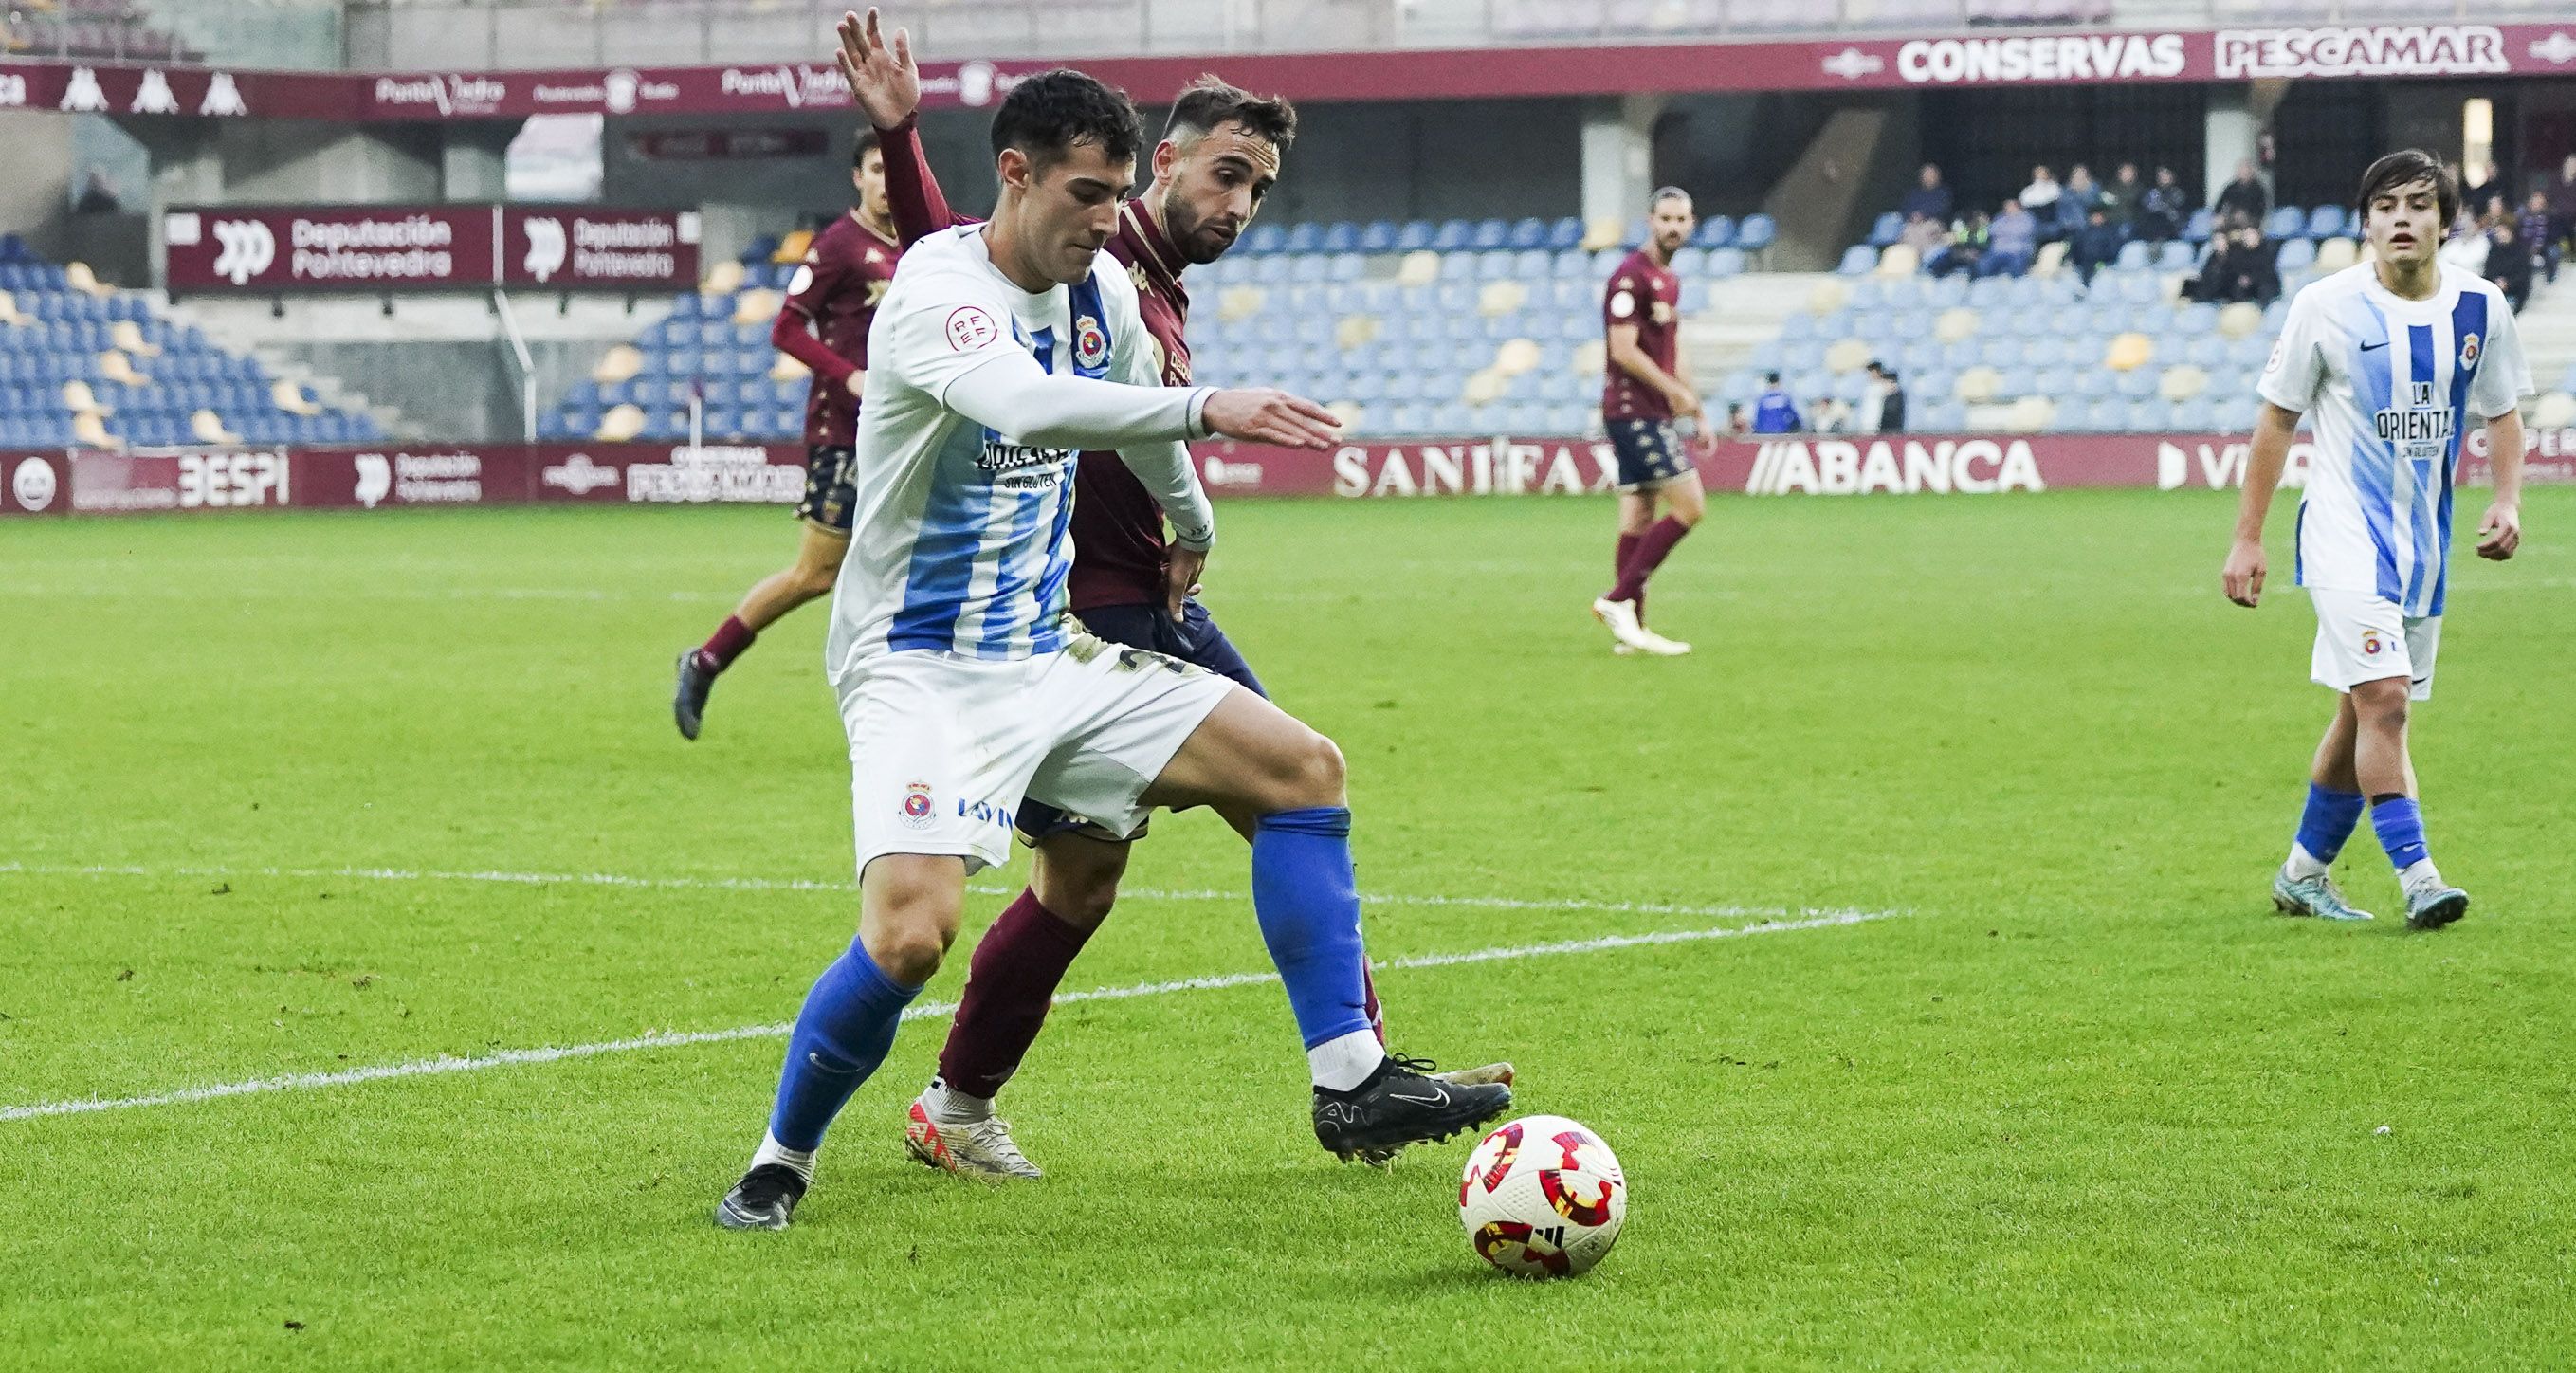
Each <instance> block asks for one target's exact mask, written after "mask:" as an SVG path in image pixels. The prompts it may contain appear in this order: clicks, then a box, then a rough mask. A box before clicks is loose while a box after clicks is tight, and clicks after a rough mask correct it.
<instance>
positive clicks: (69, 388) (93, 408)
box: [63, 380, 115, 415]
mask: <svg viewBox="0 0 2576 1373" xmlns="http://www.w3.org/2000/svg"><path fill="white" fill-rule="evenodd" d="M63 408H64V409H66V410H69V411H71V412H72V413H73V414H75V415H109V414H114V413H115V412H114V411H112V410H110V409H108V408H107V407H106V406H105V405H103V404H101V403H100V401H99V399H98V395H97V393H95V392H93V391H91V390H90V389H89V383H88V382H85V381H77V380H76V381H67V382H64V383H63Z"/></svg>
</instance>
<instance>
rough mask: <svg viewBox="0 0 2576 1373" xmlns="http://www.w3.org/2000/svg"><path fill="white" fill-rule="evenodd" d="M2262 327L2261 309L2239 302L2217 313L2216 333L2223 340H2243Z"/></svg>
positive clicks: (2247, 302) (2254, 305) (2248, 303)
mask: <svg viewBox="0 0 2576 1373" xmlns="http://www.w3.org/2000/svg"><path fill="white" fill-rule="evenodd" d="M2262 327H2263V307H2262V306H2260V305H2256V304H2254V303H2253V302H2251V301H2244V300H2240V301H2237V302H2235V303H2234V304H2232V305H2229V306H2228V307H2227V308H2225V309H2223V310H2221V311H2219V312H2218V332H2219V335H2220V336H2221V337H2224V338H2232V339H2235V338H2244V337H2246V336H2247V335H2249V334H2251V333H2253V332H2254V331H2255V330H2257V329H2260V328H2262Z"/></svg>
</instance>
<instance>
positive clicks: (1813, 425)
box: [1807, 396, 1852, 434]
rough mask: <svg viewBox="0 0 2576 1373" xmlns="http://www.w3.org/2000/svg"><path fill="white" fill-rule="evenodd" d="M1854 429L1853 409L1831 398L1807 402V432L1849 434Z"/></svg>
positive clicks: (1826, 397)
mask: <svg viewBox="0 0 2576 1373" xmlns="http://www.w3.org/2000/svg"><path fill="white" fill-rule="evenodd" d="M1851 427H1852V411H1851V407H1850V406H1848V405H1845V404H1843V403H1842V402H1841V401H1838V400H1836V399H1834V398H1833V397H1831V396H1818V397H1816V398H1815V399H1814V400H1811V401H1809V402H1807V431H1808V432H1809V433H1812V434H1848V433H1850V432H1851Z"/></svg>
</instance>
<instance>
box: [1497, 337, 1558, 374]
mask: <svg viewBox="0 0 2576 1373" xmlns="http://www.w3.org/2000/svg"><path fill="white" fill-rule="evenodd" d="M1545 356H1546V354H1545V352H1543V351H1542V350H1541V349H1540V348H1539V346H1538V340H1536V339H1526V338H1516V339H1511V340H1509V341H1507V342H1505V343H1504V344H1503V346H1502V347H1500V348H1497V349H1495V350H1494V370H1495V371H1497V372H1500V373H1502V374H1503V375H1504V376H1507V377H1517V376H1520V375H1521V374H1523V373H1525V372H1529V371H1533V370H1535V369H1536V368H1537V367H1538V364H1539V361H1540V359H1542V358H1543V357H1545Z"/></svg>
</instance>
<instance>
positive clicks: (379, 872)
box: [0, 862, 1893, 920]
mask: <svg viewBox="0 0 2576 1373" xmlns="http://www.w3.org/2000/svg"><path fill="white" fill-rule="evenodd" d="M12 873H16V874H20V875H23V876H28V877H141V878H170V877H220V878H227V879H229V878H235V877H291V878H297V879H306V880H309V879H315V878H335V877H337V878H349V879H353V880H357V881H367V882H493V883H500V884H502V885H506V886H527V887H546V886H589V887H642V888H651V889H654V890H659V891H748V892H839V893H843V894H845V895H846V894H854V893H856V892H857V891H858V889H859V888H858V884H857V883H855V882H825V881H821V880H818V879H815V878H810V877H647V876H638V875H635V874H631V873H616V872H504V871H470V872H469V871H442V870H438V869H423V868H359V867H340V868H266V867H258V868H238V867H223V866H199V865H180V866H173V867H154V866H149V865H146V864H134V863H15V862H12V863H0V876H7V875H9V874H12ZM966 890H967V891H969V892H971V893H973V894H975V895H977V896H1017V895H1018V894H1019V890H1020V889H1019V888H1017V887H995V886H988V885H973V884H970V885H968V887H967V888H966ZM1121 894H1122V895H1125V896H1128V897H1132V898H1134V899H1136V900H1139V901H1244V902H1248V901H1250V900H1251V899H1252V898H1251V897H1250V896H1249V895H1247V894H1245V893H1243V892H1229V891H1171V890H1157V889H1155V888H1151V887H1131V888H1122V889H1121ZM1360 900H1361V901H1362V902H1365V903H1375V904H1379V905H1389V906H1468V907H1473V908H1477V909H1481V910H1506V911H1591V912H1595V913H1599V914H1605V915H1687V916H1693V917H1697V918H1699V919H1704V920H1734V919H1740V918H1742V917H1744V916H1748V915H1760V916H1772V917H1778V918H1789V917H1794V916H1808V915H1816V914H1820V913H1822V914H1832V912H1817V911H1814V910H1808V909H1790V908H1788V907H1784V906H1728V905H1720V906H1699V905H1689V904H1682V903H1673V902H1660V901H1593V900H1587V899H1585V898H1582V897H1571V896H1569V897H1563V898H1547V897H1519V896H1439V895H1428V896H1408V895H1405V894H1403V893H1400V892H1362V893H1361V894H1360ZM1889 913H1890V914H1893V912H1889Z"/></svg>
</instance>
